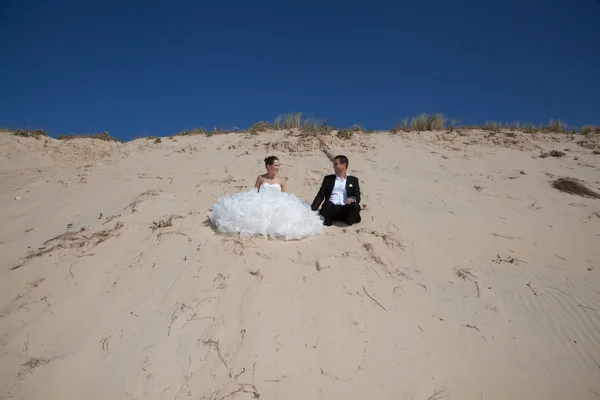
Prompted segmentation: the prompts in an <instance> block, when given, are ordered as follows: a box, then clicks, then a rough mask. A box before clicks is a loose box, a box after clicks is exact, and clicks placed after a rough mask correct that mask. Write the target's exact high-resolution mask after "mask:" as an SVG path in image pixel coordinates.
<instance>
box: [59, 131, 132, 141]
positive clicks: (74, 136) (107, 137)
mask: <svg viewBox="0 0 600 400" xmlns="http://www.w3.org/2000/svg"><path fill="white" fill-rule="evenodd" d="M56 138H57V139H58V140H73V139H98V140H104V141H105V142H121V140H120V139H117V138H116V137H114V136H110V133H108V132H102V133H77V134H73V133H70V134H68V135H63V134H61V133H59V134H58V135H56Z"/></svg>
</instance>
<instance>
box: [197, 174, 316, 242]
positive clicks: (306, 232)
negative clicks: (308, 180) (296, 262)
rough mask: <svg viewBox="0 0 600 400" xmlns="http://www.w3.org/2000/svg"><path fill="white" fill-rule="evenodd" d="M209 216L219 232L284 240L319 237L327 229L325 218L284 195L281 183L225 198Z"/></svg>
mask: <svg viewBox="0 0 600 400" xmlns="http://www.w3.org/2000/svg"><path fill="white" fill-rule="evenodd" d="M208 217H209V218H210V220H211V221H212V223H213V224H214V225H215V226H216V228H217V231H219V232H223V233H239V234H240V235H242V236H253V235H263V236H270V237H272V238H277V239H284V240H293V239H303V238H306V237H308V236H313V235H317V234H318V233H319V232H321V230H322V229H323V228H324V226H323V217H321V216H320V215H319V214H318V213H317V212H316V211H312V210H311V208H310V205H309V204H308V203H306V202H305V201H304V200H302V199H301V198H299V197H297V196H295V195H293V194H291V193H285V192H282V191H281V186H280V185H279V184H277V183H275V184H271V183H266V182H265V183H263V184H262V185H261V186H260V190H257V189H256V188H253V189H252V190H250V191H248V192H241V193H235V194H232V195H226V196H222V197H221V198H219V200H217V202H216V203H215V204H214V205H213V208H212V211H211V212H209V213H208Z"/></svg>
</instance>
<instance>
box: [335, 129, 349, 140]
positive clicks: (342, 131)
mask: <svg viewBox="0 0 600 400" xmlns="http://www.w3.org/2000/svg"><path fill="white" fill-rule="evenodd" d="M335 136H336V137H338V138H340V139H344V140H348V139H352V136H354V132H353V131H352V130H350V129H340V130H339V131H338V132H337V133H336V135H335Z"/></svg>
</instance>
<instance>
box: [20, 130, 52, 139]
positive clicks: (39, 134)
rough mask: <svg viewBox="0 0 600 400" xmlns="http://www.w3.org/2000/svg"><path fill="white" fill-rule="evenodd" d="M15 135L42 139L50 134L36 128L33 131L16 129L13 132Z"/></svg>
mask: <svg viewBox="0 0 600 400" xmlns="http://www.w3.org/2000/svg"><path fill="white" fill-rule="evenodd" d="M13 136H20V137H27V138H29V137H32V138H35V139H37V140H39V139H41V138H42V137H45V136H48V135H47V134H46V132H44V131H43V130H41V129H36V130H33V131H28V130H24V129H17V130H16V131H14V132H13Z"/></svg>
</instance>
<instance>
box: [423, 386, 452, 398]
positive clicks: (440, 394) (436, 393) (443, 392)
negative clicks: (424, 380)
mask: <svg viewBox="0 0 600 400" xmlns="http://www.w3.org/2000/svg"><path fill="white" fill-rule="evenodd" d="M446 396H448V393H446V389H444V388H439V389H436V390H435V391H434V392H433V394H432V395H431V396H429V397H428V398H427V400H442V399H444V398H446Z"/></svg>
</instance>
